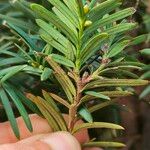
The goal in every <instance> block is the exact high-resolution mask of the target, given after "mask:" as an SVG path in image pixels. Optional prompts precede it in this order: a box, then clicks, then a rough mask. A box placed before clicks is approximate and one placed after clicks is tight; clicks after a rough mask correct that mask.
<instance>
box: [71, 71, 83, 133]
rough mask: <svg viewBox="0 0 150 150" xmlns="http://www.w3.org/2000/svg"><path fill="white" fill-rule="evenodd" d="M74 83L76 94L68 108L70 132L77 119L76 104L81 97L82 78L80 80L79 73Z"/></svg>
mask: <svg viewBox="0 0 150 150" xmlns="http://www.w3.org/2000/svg"><path fill="white" fill-rule="evenodd" d="M76 85H77V94H76V97H75V99H74V103H73V104H72V105H71V107H70V109H69V124H68V129H69V131H70V132H71V131H72V130H73V128H74V125H75V123H76V121H77V119H76V117H77V109H78V106H79V104H80V100H81V97H82V93H81V90H82V87H83V84H82V80H81V78H80V76H79V74H78V79H77V81H76Z"/></svg>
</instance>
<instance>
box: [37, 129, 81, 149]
mask: <svg viewBox="0 0 150 150" xmlns="http://www.w3.org/2000/svg"><path fill="white" fill-rule="evenodd" d="M40 141H41V142H44V143H46V144H48V145H49V147H50V148H51V149H52V150H81V148H80V144H79V142H78V141H77V140H76V138H75V137H73V136H72V135H71V134H69V133H68V132H64V131H63V132H56V133H53V134H50V135H49V136H47V137H45V138H43V139H41V140H40Z"/></svg>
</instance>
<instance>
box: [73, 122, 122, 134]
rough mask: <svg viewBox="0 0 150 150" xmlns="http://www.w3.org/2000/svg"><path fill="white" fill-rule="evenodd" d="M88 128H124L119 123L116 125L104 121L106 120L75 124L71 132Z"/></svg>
mask: <svg viewBox="0 0 150 150" xmlns="http://www.w3.org/2000/svg"><path fill="white" fill-rule="evenodd" d="M89 128H107V129H118V130H124V128H123V127H122V126H120V125H116V124H113V123H106V122H92V123H83V124H80V125H76V126H75V127H74V129H73V131H72V133H73V134H74V133H76V132H78V131H80V130H82V129H89Z"/></svg>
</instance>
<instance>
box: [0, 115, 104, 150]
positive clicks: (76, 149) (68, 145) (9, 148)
mask: <svg viewBox="0 0 150 150" xmlns="http://www.w3.org/2000/svg"><path fill="white" fill-rule="evenodd" d="M64 118H65V120H66V122H67V120H68V116H66V115H64ZM30 119H31V122H32V125H33V132H32V133H30V132H29V131H28V129H27V128H26V126H25V124H24V122H23V120H22V118H17V122H18V127H19V129H20V131H21V138H20V140H18V139H16V137H15V135H14V133H13V131H12V129H11V126H10V124H9V122H5V123H0V150H43V149H44V150H81V147H80V144H81V143H84V142H86V141H88V140H89V136H88V133H87V130H82V131H81V132H79V133H77V134H75V135H74V136H72V135H71V134H70V133H68V132H64V131H63V132H55V133H52V129H51V128H50V127H49V125H48V124H47V121H46V120H45V119H43V118H41V117H39V116H37V115H31V116H30ZM81 123H82V121H81V120H80V121H78V122H77V124H81ZM84 150H102V149H100V148H86V149H84Z"/></svg>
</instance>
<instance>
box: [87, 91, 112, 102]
mask: <svg viewBox="0 0 150 150" xmlns="http://www.w3.org/2000/svg"><path fill="white" fill-rule="evenodd" d="M85 93H86V94H87V95H90V96H94V97H97V98H101V99H105V100H110V98H109V97H108V96H106V95H103V94H101V93H98V92H94V91H87V92H85Z"/></svg>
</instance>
